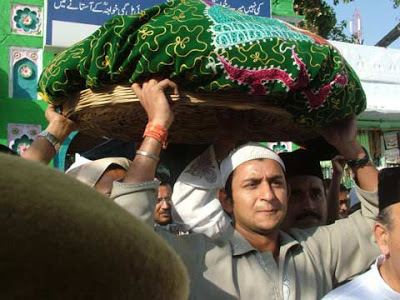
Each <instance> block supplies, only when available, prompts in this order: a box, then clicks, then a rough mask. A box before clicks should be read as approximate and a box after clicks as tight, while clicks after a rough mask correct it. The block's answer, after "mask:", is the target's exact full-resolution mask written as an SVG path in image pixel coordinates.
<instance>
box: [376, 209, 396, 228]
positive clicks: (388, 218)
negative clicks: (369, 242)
mask: <svg viewBox="0 0 400 300" xmlns="http://www.w3.org/2000/svg"><path fill="white" fill-rule="evenodd" d="M376 221H377V222H379V223H381V224H382V225H385V226H386V227H387V228H388V229H389V230H391V228H392V225H393V222H392V208H391V207H390V206H389V207H386V208H384V209H382V210H381V211H380V212H379V214H378V216H377V217H376Z"/></svg>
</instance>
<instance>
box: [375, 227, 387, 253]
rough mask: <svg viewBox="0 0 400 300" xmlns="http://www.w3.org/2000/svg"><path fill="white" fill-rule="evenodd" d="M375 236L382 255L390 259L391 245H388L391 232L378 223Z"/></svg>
mask: <svg viewBox="0 0 400 300" xmlns="http://www.w3.org/2000/svg"><path fill="white" fill-rule="evenodd" d="M374 234H375V239H376V243H377V244H378V247H379V249H380V250H381V253H382V254H383V255H385V257H389V256H390V250H389V243H388V238H389V232H388V230H387V228H386V226H385V225H383V224H381V223H379V222H377V223H376V224H375V227H374Z"/></svg>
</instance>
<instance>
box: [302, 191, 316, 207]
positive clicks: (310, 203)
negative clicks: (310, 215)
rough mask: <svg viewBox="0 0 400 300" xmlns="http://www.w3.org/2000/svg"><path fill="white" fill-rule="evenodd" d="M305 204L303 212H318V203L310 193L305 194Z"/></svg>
mask: <svg viewBox="0 0 400 300" xmlns="http://www.w3.org/2000/svg"><path fill="white" fill-rule="evenodd" d="M302 202H303V210H305V211H309V210H311V211H315V210H316V203H315V200H314V199H313V197H312V196H311V194H310V193H308V192H307V193H304V199H302Z"/></svg>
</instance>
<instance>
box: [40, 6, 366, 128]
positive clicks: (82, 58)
mask: <svg viewBox="0 0 400 300" xmlns="http://www.w3.org/2000/svg"><path fill="white" fill-rule="evenodd" d="M151 74H157V75H161V76H164V77H169V78H171V79H172V80H175V81H176V82H178V83H179V84H180V89H181V90H189V91H195V92H220V91H228V90H230V91H232V90H236V91H241V92H246V93H248V94H250V95H251V94H253V95H265V101H266V103H271V102H272V103H273V104H274V105H277V106H279V107H282V108H284V109H286V110H287V111H289V112H290V113H291V114H292V115H293V116H294V119H295V121H296V122H297V123H298V124H301V125H305V126H307V127H321V126H326V125H328V124H330V123H331V122H333V121H335V120H337V119H342V118H344V117H346V116H348V115H350V114H353V113H354V114H359V113H360V112H362V111H363V110H364V109H365V106H366V100H365V94H364V92H363V90H362V87H361V84H360V82H359V79H358V77H357V75H356V74H355V72H354V71H353V70H352V68H351V67H350V66H349V65H348V64H347V63H346V61H345V60H344V59H343V57H342V56H341V55H340V53H339V52H338V51H337V50H336V49H335V48H334V47H333V46H332V45H330V44H329V43H328V42H327V41H326V40H324V39H322V38H320V37H318V36H316V35H314V34H312V33H310V32H307V31H303V30H301V29H298V28H295V27H293V26H291V25H290V24H287V23H285V22H282V21H280V20H277V19H270V18H264V17H256V16H249V15H245V14H242V13H240V12H237V11H233V10H231V9H229V8H226V7H222V6H219V5H215V4H213V3H212V1H211V0H203V1H201V0H174V1H170V2H167V3H165V4H161V5H158V6H154V7H152V8H150V9H148V10H146V11H144V12H143V13H141V14H137V15H132V16H116V17H114V18H112V19H110V20H109V21H108V22H107V23H105V24H104V25H103V26H102V27H101V28H99V29H98V30H97V31H96V32H95V33H93V34H92V35H91V36H89V37H88V38H86V39H85V40H83V41H81V42H79V43H77V44H75V45H74V46H72V47H71V48H69V49H67V50H65V51H64V52H62V53H60V54H59V55H57V56H56V57H55V59H54V60H53V61H52V62H51V63H50V65H49V66H48V67H47V68H46V69H45V70H44V71H43V73H42V75H41V78H40V81H39V92H41V93H42V95H43V98H44V99H45V100H48V101H49V102H52V103H56V104H60V103H61V102H62V101H64V99H67V98H68V95H69V94H71V93H74V92H77V91H80V90H84V89H86V88H99V87H104V86H107V85H112V84H127V83H133V82H138V81H141V80H144V79H145V78H148V77H149V75H151ZM244 101H251V97H249V99H248V100H244Z"/></svg>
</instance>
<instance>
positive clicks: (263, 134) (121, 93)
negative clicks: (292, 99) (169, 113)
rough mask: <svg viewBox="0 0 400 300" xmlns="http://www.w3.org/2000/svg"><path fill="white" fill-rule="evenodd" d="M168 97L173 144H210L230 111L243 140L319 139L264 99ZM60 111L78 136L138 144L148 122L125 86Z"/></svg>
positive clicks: (87, 95) (86, 93)
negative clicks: (221, 116) (74, 125)
mask: <svg viewBox="0 0 400 300" xmlns="http://www.w3.org/2000/svg"><path fill="white" fill-rule="evenodd" d="M170 97H171V100H172V101H173V103H174V104H173V111H174V113H175V120H174V123H173V124H172V126H171V128H170V130H169V139H168V140H169V142H171V143H185V144H205V143H211V142H212V141H213V140H214V138H215V136H216V132H217V127H218V116H219V114H221V113H222V114H224V113H226V112H229V113H231V112H232V111H235V112H234V114H235V115H240V117H241V118H240V119H241V120H246V121H245V122H243V134H244V137H245V139H246V140H253V141H266V140H268V141H284V140H296V141H301V140H307V139H310V138H313V137H316V136H317V134H316V132H315V131H313V130H312V129H307V128H301V127H299V126H298V125H296V124H295V123H294V122H293V117H292V115H291V114H290V113H288V112H287V111H285V110H284V109H282V108H278V107H274V106H268V104H267V103H266V101H265V96H249V95H248V94H243V95H242V94H238V93H234V94H232V93H231V94H229V93H210V94H200V93H195V94H194V93H185V92H181V93H180V95H179V96H177V95H171V96H170ZM71 100H72V101H71ZM63 113H64V114H65V115H66V116H68V117H69V118H71V119H72V120H75V121H77V122H78V123H79V127H80V129H79V130H80V131H81V132H82V133H85V134H88V135H92V136H105V137H109V138H116V139H121V140H141V138H142V134H143V130H144V127H145V125H146V123H147V117H146V113H145V111H144V110H143V108H142V106H141V105H140V102H139V99H138V98H137V96H136V95H135V94H134V93H133V91H132V90H131V88H130V87H129V86H123V85H114V86H109V87H107V90H96V91H92V90H90V89H86V90H83V91H81V92H80V93H79V94H76V95H75V97H74V99H69V101H68V102H65V104H64V106H63ZM239 122H240V121H239ZM239 128H240V127H239Z"/></svg>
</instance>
